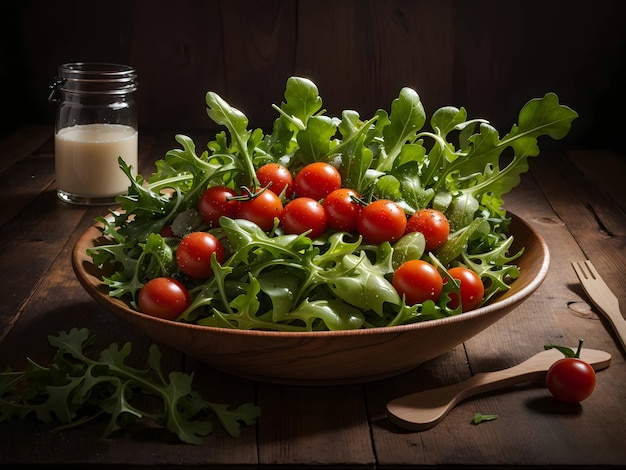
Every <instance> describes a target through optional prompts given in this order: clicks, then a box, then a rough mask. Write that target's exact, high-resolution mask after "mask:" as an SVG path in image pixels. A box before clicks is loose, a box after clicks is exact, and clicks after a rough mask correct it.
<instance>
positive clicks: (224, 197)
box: [198, 186, 237, 227]
mask: <svg viewBox="0 0 626 470" xmlns="http://www.w3.org/2000/svg"><path fill="white" fill-rule="evenodd" d="M235 196H237V193H235V191H234V190H232V189H230V188H227V187H226V186H213V187H211V188H208V189H206V190H205V191H204V192H203V193H202V196H200V201H199V202H198V212H200V215H201V216H202V219H203V220H204V222H205V223H206V224H207V225H208V226H209V227H217V226H219V220H220V217H221V216H223V215H224V216H226V217H230V218H231V219H232V218H234V217H235V216H236V215H237V201H233V200H229V199H230V198H232V197H235Z"/></svg>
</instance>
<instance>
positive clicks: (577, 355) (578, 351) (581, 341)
mask: <svg viewBox="0 0 626 470" xmlns="http://www.w3.org/2000/svg"><path fill="white" fill-rule="evenodd" d="M582 348H583V339H582V338H581V339H579V340H578V349H576V354H574V357H576V358H580V352H581V350H582Z"/></svg>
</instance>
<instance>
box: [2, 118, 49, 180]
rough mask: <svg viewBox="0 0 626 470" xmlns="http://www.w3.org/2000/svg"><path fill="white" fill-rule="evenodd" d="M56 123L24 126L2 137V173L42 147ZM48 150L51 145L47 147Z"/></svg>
mask: <svg viewBox="0 0 626 470" xmlns="http://www.w3.org/2000/svg"><path fill="white" fill-rule="evenodd" d="M53 128H54V124H41V125H30V126H22V127H20V128H18V129H17V130H16V131H15V132H11V133H10V134H9V135H7V136H4V137H2V139H0V155H2V159H0V173H2V174H4V173H5V172H6V171H7V169H8V168H10V167H11V166H12V165H14V164H15V163H17V162H19V161H20V160H22V159H23V158H26V157H28V156H30V155H32V154H33V152H35V151H36V150H37V149H40V148H42V146H43V145H44V144H45V143H46V141H47V140H48V139H49V138H50V136H51V135H52V133H53ZM45 148H46V149H47V150H48V149H49V147H45Z"/></svg>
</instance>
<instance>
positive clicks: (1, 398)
mask: <svg viewBox="0 0 626 470" xmlns="http://www.w3.org/2000/svg"><path fill="white" fill-rule="evenodd" d="M48 340H49V342H50V344H51V345H52V346H53V347H56V348H57V351H56V354H55V357H54V361H53V362H52V363H51V364H50V365H49V367H43V366H40V365H38V364H36V363H35V362H33V361H31V360H30V359H29V360H28V367H27V368H26V370H24V371H22V372H12V371H10V370H7V371H5V372H2V373H0V422H3V421H8V420H10V419H12V418H20V419H23V418H25V417H26V416H28V415H29V414H30V413H35V414H36V416H37V418H38V419H39V420H40V421H43V422H46V423H48V422H51V421H53V419H54V418H56V419H57V420H58V421H60V423H61V426H60V427H59V428H58V429H68V428H71V427H76V426H81V425H84V424H85V423H87V422H89V421H91V420H94V419H95V418H97V417H99V416H101V415H103V414H106V415H109V421H108V424H107V427H106V429H105V431H104V433H103V435H104V437H108V436H110V435H111V434H113V433H114V432H116V431H118V430H119V429H122V428H123V427H125V426H126V425H128V424H129V423H131V422H133V421H136V420H137V419H140V418H143V419H148V420H151V421H153V422H155V423H156V424H157V425H159V426H163V427H166V428H167V429H168V430H169V431H170V432H172V433H174V434H176V435H177V436H178V438H179V439H180V440H181V441H182V442H185V443H188V444H196V445H197V444H201V443H202V439H201V437H202V436H205V435H207V434H210V433H211V432H212V431H213V426H212V423H211V421H210V420H207V419H203V418H204V417H205V415H206V414H207V413H208V412H213V413H214V414H215V415H216V416H217V417H218V419H219V421H220V422H221V423H222V425H223V426H224V428H225V430H226V431H227V432H228V433H229V434H230V435H231V436H233V437H238V436H239V435H240V433H241V430H240V427H241V423H243V424H246V425H253V424H254V423H255V422H256V419H257V418H258V416H259V415H260V410H259V408H258V407H257V406H256V405H253V404H245V405H242V406H240V407H238V408H236V409H234V410H230V409H229V407H228V406H227V405H224V404H219V403H211V402H207V401H205V400H203V399H202V398H201V397H200V395H199V394H198V393H197V392H195V391H193V390H192V380H193V375H189V374H185V373H182V372H172V373H171V374H170V375H169V378H168V380H166V379H165V378H164V377H163V373H162V371H161V366H160V360H161V353H160V351H159V350H158V347H157V346H156V345H154V344H153V345H152V346H151V347H150V355H149V359H148V367H146V369H143V370H140V369H136V368H133V367H130V366H128V365H126V363H125V362H126V359H128V357H129V356H130V354H131V348H132V346H131V344H130V343H126V344H125V345H124V346H122V348H121V349H120V348H119V347H118V345H117V344H115V343H113V344H111V345H109V347H108V348H106V349H104V350H103V351H102V352H101V353H100V357H99V359H98V360H93V359H90V358H89V357H87V356H86V355H85V353H84V349H85V348H86V347H88V346H89V345H91V344H92V343H93V337H92V336H90V334H89V330H87V329H86V328H82V329H77V328H74V329H72V330H70V331H69V333H67V332H65V331H62V332H60V333H59V334H58V335H57V336H49V337H48ZM146 395H147V396H150V397H152V398H154V399H157V400H160V401H161V403H162V410H161V411H158V412H152V413H151V412H149V411H147V410H142V409H141V408H140V407H139V403H140V401H139V400H137V397H138V396H146ZM94 405H95V407H96V410H95V411H94V409H93V408H94Z"/></svg>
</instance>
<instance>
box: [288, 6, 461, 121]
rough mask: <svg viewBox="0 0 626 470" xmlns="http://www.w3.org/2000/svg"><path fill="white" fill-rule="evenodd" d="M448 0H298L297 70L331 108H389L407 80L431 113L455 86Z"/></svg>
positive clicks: (368, 113)
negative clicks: (409, 0) (315, 85)
mask: <svg viewBox="0 0 626 470" xmlns="http://www.w3.org/2000/svg"><path fill="white" fill-rule="evenodd" d="M451 4H452V2H449V1H444V2H428V1H414V2H398V1H384V2H360V1H354V0H351V1H343V2H333V1H330V0H323V1H301V2H299V9H298V44H297V51H296V74H298V75H302V76H306V77H309V78H310V79H312V80H313V81H314V82H315V83H316V84H317V85H318V87H319V89H320V95H321V97H322V99H323V100H324V108H325V109H327V110H328V114H329V115H333V116H340V113H341V112H342V111H343V110H345V109H354V110H356V111H358V112H359V113H360V115H361V116H362V118H363V119H369V118H370V117H372V116H373V115H374V113H375V112H376V111H377V110H378V109H380V108H382V109H385V110H387V111H390V109H391V102H392V100H393V99H395V98H397V97H398V94H399V92H400V89H401V88H402V87H405V86H410V87H413V88H414V89H415V90H416V91H417V92H418V93H419V94H420V96H421V98H422V100H423V101H424V106H425V107H426V109H427V110H428V113H429V114H430V113H432V112H433V111H434V110H435V109H436V108H438V107H440V106H443V105H446V104H449V101H450V95H451V93H452V89H451V86H452V67H453V56H454V53H453V51H454V30H453V27H452V17H451V15H452V10H451V8H450V6H451ZM322 51H323V53H322Z"/></svg>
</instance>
